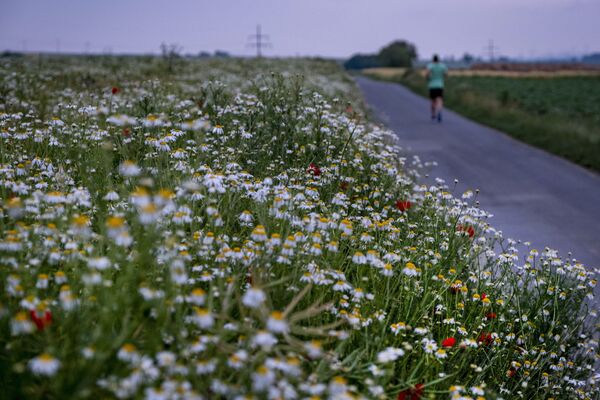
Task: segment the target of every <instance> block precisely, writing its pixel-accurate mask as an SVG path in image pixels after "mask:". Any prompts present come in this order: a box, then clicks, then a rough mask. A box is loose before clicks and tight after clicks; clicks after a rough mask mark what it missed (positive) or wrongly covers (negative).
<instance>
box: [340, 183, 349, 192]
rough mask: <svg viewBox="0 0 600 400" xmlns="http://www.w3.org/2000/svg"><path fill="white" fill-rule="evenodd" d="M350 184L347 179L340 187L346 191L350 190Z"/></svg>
mask: <svg viewBox="0 0 600 400" xmlns="http://www.w3.org/2000/svg"><path fill="white" fill-rule="evenodd" d="M348 186H350V184H349V183H348V182H346V181H344V182H342V183H340V189H342V190H343V191H344V192H345V191H346V190H348Z"/></svg>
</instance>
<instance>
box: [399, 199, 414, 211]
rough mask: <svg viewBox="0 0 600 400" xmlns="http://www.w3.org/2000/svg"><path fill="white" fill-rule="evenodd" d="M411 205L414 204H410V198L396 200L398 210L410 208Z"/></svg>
mask: <svg viewBox="0 0 600 400" xmlns="http://www.w3.org/2000/svg"><path fill="white" fill-rule="evenodd" d="M411 206H412V204H410V201H408V200H398V201H396V208H397V209H398V210H400V211H401V212H404V211H406V210H408V209H409V208H410V207H411Z"/></svg>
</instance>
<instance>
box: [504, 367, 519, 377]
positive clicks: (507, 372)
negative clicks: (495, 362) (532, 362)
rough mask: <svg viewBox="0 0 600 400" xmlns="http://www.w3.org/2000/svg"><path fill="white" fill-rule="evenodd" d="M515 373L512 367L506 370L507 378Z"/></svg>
mask: <svg viewBox="0 0 600 400" xmlns="http://www.w3.org/2000/svg"><path fill="white" fill-rule="evenodd" d="M516 373H517V370H516V369H514V368H511V369H509V370H508V371H506V376H507V377H508V378H512V377H513V376H515V374H516Z"/></svg>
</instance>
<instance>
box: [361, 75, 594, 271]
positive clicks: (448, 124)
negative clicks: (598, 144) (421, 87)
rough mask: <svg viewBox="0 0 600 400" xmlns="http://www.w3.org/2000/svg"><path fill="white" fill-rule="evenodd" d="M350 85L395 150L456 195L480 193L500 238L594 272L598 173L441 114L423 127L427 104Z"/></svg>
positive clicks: (367, 85) (394, 90)
mask: <svg viewBox="0 0 600 400" xmlns="http://www.w3.org/2000/svg"><path fill="white" fill-rule="evenodd" d="M356 80H357V82H358V85H359V86H360V88H361V89H362V91H363V93H364V95H365V98H366V100H367V103H368V104H369V105H370V106H371V107H372V108H373V110H374V111H375V113H376V115H377V117H378V118H379V119H380V120H381V122H383V123H385V124H386V125H387V126H388V127H389V128H390V129H392V130H394V132H396V134H397V135H398V137H399V138H400V141H401V145H402V146H403V147H404V148H405V149H407V150H408V151H409V152H411V153H413V154H417V155H419V156H420V157H421V159H422V160H423V161H437V163H438V166H437V167H435V168H434V169H433V170H432V171H431V175H432V176H437V177H440V178H443V179H445V180H446V182H447V183H448V184H449V185H450V186H452V185H453V180H454V179H455V178H456V179H458V180H459V185H458V188H457V190H459V192H458V193H462V192H464V191H465V190H467V189H477V188H479V189H480V190H481V192H480V195H479V198H478V199H479V201H480V203H481V207H482V208H483V209H485V210H487V211H489V212H491V213H492V214H494V217H493V218H492V219H491V221H490V222H491V224H492V225H493V226H494V227H496V229H499V230H502V232H503V233H504V236H505V237H510V238H513V239H520V240H522V241H529V242H531V243H532V245H533V247H534V248H537V249H540V250H541V249H543V248H544V247H545V246H549V247H551V248H553V249H557V250H559V254H560V255H561V256H567V253H568V252H569V251H571V252H572V254H573V257H574V258H576V259H578V260H579V261H581V262H583V263H584V264H586V265H587V266H590V267H600V175H598V174H595V173H592V172H590V171H587V170H585V169H583V168H581V167H579V166H577V165H575V164H572V163H570V162H568V161H566V160H563V159H561V158H558V157H556V156H553V155H551V154H548V153H546V152H544V151H542V150H538V149H536V148H533V147H531V146H528V145H526V144H523V143H521V142H518V141H516V140H514V139H512V138H510V137H509V136H507V135H505V134H504V133H501V132H499V131H496V130H494V129H491V128H487V127H484V126H482V125H479V124H477V123H475V122H473V121H471V120H468V119H466V118H464V117H462V116H460V115H458V114H455V113H453V112H450V111H448V110H446V111H445V113H444V122H443V123H442V124H437V123H434V122H431V120H430V119H429V104H428V100H426V99H424V98H422V97H419V96H417V95H415V94H414V93H412V92H410V91H409V90H408V89H406V88H404V87H402V86H400V85H398V84H393V83H385V82H378V81H373V80H370V79H367V78H364V77H357V78H356ZM599 156H600V155H599ZM430 179H432V178H430Z"/></svg>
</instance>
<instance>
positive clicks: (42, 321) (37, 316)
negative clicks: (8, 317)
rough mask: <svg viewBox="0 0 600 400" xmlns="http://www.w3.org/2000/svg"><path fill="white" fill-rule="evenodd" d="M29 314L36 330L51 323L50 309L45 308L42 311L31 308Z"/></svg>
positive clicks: (42, 328) (40, 329) (41, 329)
mask: <svg viewBox="0 0 600 400" xmlns="http://www.w3.org/2000/svg"><path fill="white" fill-rule="evenodd" d="M29 315H30V316H31V320H32V321H33V323H34V324H35V326H37V329H38V331H43V330H44V328H46V327H47V326H48V325H50V324H51V323H52V313H51V312H50V310H46V311H43V312H42V311H36V310H31V311H30V312H29Z"/></svg>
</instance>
